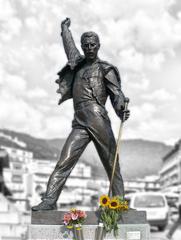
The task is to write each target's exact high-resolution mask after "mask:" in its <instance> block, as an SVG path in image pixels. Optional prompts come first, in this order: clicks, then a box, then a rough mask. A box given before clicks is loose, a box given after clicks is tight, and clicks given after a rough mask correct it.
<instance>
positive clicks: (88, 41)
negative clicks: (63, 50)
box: [82, 36, 100, 60]
mask: <svg viewBox="0 0 181 240" xmlns="http://www.w3.org/2000/svg"><path fill="white" fill-rule="evenodd" d="M99 47H100V44H99V42H98V41H97V39H96V38H95V37H94V36H92V37H85V38H84V40H83V43H82V50H83V51H84V55H85V57H86V59H88V60H94V59H96V58H97V53H98V50H99Z"/></svg>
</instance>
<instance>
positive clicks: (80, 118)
mask: <svg viewBox="0 0 181 240" xmlns="http://www.w3.org/2000/svg"><path fill="white" fill-rule="evenodd" d="M62 37H63V43H64V48H65V52H66V54H67V57H68V63H67V64H66V66H65V67H63V68H62V69H61V70H60V71H59V72H58V76H59V78H58V79H57V80H56V83H57V84H58V85H59V89H58V90H57V93H60V94H61V98H60V100H59V103H58V104H61V103H63V102H64V101H66V100H68V99H70V98H75V97H76V96H75V95H76V94H73V86H74V80H75V77H76V73H77V71H78V70H79V69H81V66H83V65H84V63H85V57H84V56H82V55H81V54H80V53H79V51H78V50H77V48H76V47H75V45H74V41H73V39H72V36H71V33H70V31H69V30H68V29H66V30H65V31H64V32H62ZM92 75H93V76H91V77H92V80H93V81H92V82H93V84H92V85H91V88H92V93H93V95H94V97H95V100H96V103H95V104H94V103H93V102H92V104H89V105H88V107H87V108H85V107H84V109H83V111H82V112H80V111H79V112H78V111H76V110H77V109H76V108H75V106H74V108H75V115H74V121H73V127H75V126H76V125H77V124H79V126H85V127H89V126H90V125H91V124H92V120H93V117H91V116H92V114H91V111H92V112H96V111H99V112H100V113H101V115H102V116H103V118H104V119H106V120H107V121H108V122H109V118H108V116H107V111H106V109H105V103H106V100H107V97H108V96H110V100H111V103H112V105H113V108H114V110H115V112H116V114H117V115H118V116H120V111H121V108H124V98H125V97H124V94H123V92H122V91H121V79H120V76H119V72H118V70H117V68H116V67H115V66H113V65H112V64H110V63H108V62H105V61H102V60H100V59H97V61H96V67H95V71H94V72H93V73H92ZM96 78H100V79H96ZM98 80H99V81H98ZM100 83H101V84H100ZM77 94H79V93H77Z"/></svg>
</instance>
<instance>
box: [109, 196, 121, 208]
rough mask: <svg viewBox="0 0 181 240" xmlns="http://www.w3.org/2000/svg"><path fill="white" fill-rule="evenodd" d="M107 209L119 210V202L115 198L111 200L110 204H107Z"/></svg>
mask: <svg viewBox="0 0 181 240" xmlns="http://www.w3.org/2000/svg"><path fill="white" fill-rule="evenodd" d="M109 208H111V209H117V208H119V201H118V199H117V198H112V199H111V201H110V203H109Z"/></svg>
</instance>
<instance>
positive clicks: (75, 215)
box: [71, 212, 79, 220]
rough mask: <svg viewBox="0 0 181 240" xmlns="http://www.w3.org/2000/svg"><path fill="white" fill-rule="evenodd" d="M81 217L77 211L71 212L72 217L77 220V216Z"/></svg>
mask: <svg viewBox="0 0 181 240" xmlns="http://www.w3.org/2000/svg"><path fill="white" fill-rule="evenodd" d="M78 217H79V215H78V214H77V213H73V212H72V213H71V218H72V220H77V218H78Z"/></svg>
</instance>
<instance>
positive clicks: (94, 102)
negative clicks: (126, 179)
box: [32, 18, 129, 211]
mask: <svg viewBox="0 0 181 240" xmlns="http://www.w3.org/2000/svg"><path fill="white" fill-rule="evenodd" d="M70 23H71V22H70V19H69V18H66V19H65V20H64V21H63V22H62V23H61V29H62V33H61V35H62V39H63V45H64V49H65V53H66V55H67V58H68V63H67V65H66V66H65V67H64V68H63V69H62V70H61V71H60V72H58V75H59V79H57V80H56V83H57V84H59V89H58V90H57V92H58V93H61V99H60V100H59V104H61V103H62V102H64V101H65V100H67V99H70V98H73V105H74V110H75V113H74V120H73V122H72V131H71V133H70V135H69V137H68V138H67V140H66V142H65V144H64V147H63V149H62V152H61V156H60V159H59V161H58V162H57V164H56V167H55V169H54V171H53V173H52V174H51V176H50V178H49V181H48V185H47V190H46V193H45V195H44V197H43V198H42V202H41V203H40V204H38V205H37V206H34V207H32V210H33V211H39V210H53V209H56V201H57V199H58V197H59V195H60V193H61V191H62V189H63V186H64V184H65V182H66V180H67V178H68V176H69V175H70V173H71V171H72V169H73V168H74V166H75V165H76V163H77V161H78V159H79V157H80V156H81V154H82V152H83V151H84V149H85V148H86V146H87V145H88V143H89V142H90V141H93V143H94V145H95V147H96V149H97V152H98V154H99V157H100V159H101V161H102V164H103V166H104V168H105V170H106V173H107V175H108V178H109V180H110V179H111V173H112V166H113V160H114V155H115V149H116V142H115V138H114V135H113V131H112V128H111V122H110V120H109V117H108V114H107V111H106V109H105V103H106V100H107V98H108V96H110V100H111V103H112V106H113V108H114V110H115V112H116V114H117V115H118V117H119V118H121V119H123V114H125V115H124V116H125V117H124V119H125V120H126V119H128V117H129V110H127V111H124V107H125V96H124V94H123V92H122V90H121V80H120V76H119V72H118V70H117V68H116V67H114V66H113V65H112V64H109V63H107V62H105V61H102V60H100V59H99V58H98V50H99V48H100V42H99V37H98V35H97V34H96V33H94V32H85V33H83V35H82V36H81V47H82V50H83V52H84V56H83V55H81V54H80V52H79V51H78V49H77V48H76V46H75V43H74V40H73V37H72V34H71V32H70V30H69V27H70ZM112 195H113V196H115V195H122V196H124V185H123V180H122V176H121V173H120V166H119V161H117V165H116V171H115V175H114V179H113V186H112Z"/></svg>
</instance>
